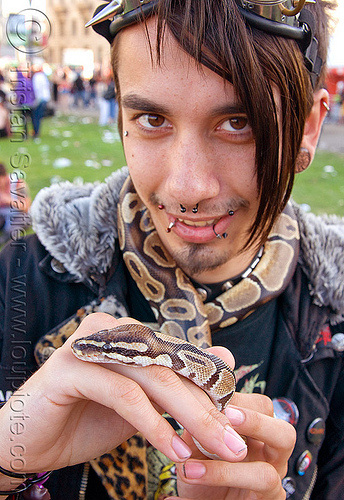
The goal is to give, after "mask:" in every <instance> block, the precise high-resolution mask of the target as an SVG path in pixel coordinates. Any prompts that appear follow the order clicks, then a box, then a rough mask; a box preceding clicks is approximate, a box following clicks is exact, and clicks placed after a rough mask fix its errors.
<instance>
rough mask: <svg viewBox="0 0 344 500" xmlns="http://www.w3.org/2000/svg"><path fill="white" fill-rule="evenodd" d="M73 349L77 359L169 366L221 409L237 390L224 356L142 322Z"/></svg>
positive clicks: (104, 332) (84, 341) (100, 334)
mask: <svg viewBox="0 0 344 500" xmlns="http://www.w3.org/2000/svg"><path fill="white" fill-rule="evenodd" d="M72 350H73V353H74V354H75V356H76V357H77V358H79V359H81V360H83V361H91V362H94V363H118V364H125V365H127V364H131V365H133V366H149V365H160V366H167V367H168V368H171V369H172V370H173V371H174V372H176V373H178V374H179V375H182V376H183V377H186V378H187V379H189V380H191V381H192V382H194V383H195V384H196V385H198V387H200V388H201V389H203V390H204V391H205V392H206V393H207V394H208V396H209V397H210V399H211V400H212V402H213V403H214V405H215V406H216V408H217V409H218V410H220V411H221V410H223V409H224V408H225V407H226V405H227V403H228V402H229V401H230V399H231V398H232V396H233V394H234V391H235V376H234V372H233V370H232V369H231V368H230V367H229V366H228V365H227V364H226V363H225V362H224V361H223V360H222V359H220V358H218V357H217V356H215V355H214V354H210V353H208V352H207V351H205V350H203V349H200V348H199V347H196V346H195V345H193V344H190V343H189V342H186V341H185V340H181V339H178V338H175V337H171V336H168V335H164V334H163V333H160V332H154V331H153V330H152V329H151V328H149V327H147V326H144V325H141V324H126V325H120V326H117V327H115V328H111V329H109V330H101V331H99V332H97V333H94V334H92V335H90V336H88V337H84V338H80V339H77V340H76V341H74V342H73V344H72Z"/></svg>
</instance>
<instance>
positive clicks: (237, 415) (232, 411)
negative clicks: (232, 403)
mask: <svg viewBox="0 0 344 500" xmlns="http://www.w3.org/2000/svg"><path fill="white" fill-rule="evenodd" d="M225 415H226V417H227V418H228V420H229V421H230V423H231V424H232V425H240V424H243V423H244V421H245V415H244V414H243V412H242V411H240V410H237V409H236V408H229V407H228V408H226V409H225Z"/></svg>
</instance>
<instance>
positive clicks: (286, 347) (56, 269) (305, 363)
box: [0, 171, 344, 500]
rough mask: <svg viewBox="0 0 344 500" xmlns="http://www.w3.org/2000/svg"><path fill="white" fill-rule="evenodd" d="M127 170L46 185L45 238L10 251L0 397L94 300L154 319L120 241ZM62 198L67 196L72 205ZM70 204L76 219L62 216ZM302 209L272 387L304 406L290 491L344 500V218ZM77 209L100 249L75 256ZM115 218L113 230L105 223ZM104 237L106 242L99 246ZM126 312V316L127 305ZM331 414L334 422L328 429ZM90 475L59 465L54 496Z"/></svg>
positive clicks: (2, 286)
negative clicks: (101, 180) (88, 181)
mask: <svg viewBox="0 0 344 500" xmlns="http://www.w3.org/2000/svg"><path fill="white" fill-rule="evenodd" d="M125 175H126V171H124V172H120V173H116V174H114V175H113V176H112V177H111V178H110V179H109V180H108V181H107V183H106V184H101V185H97V186H93V185H88V186H86V187H85V188H84V190H83V188H78V189H79V192H77V190H76V189H75V188H74V187H72V186H70V185H69V187H68V185H67V184H66V185H65V186H64V187H63V188H62V189H61V190H58V188H52V189H47V190H43V193H42V194H40V195H39V196H38V198H37V201H36V202H35V203H36V205H35V206H34V209H33V215H34V217H35V219H36V227H35V229H36V231H37V233H38V235H39V237H40V240H41V241H42V242H43V243H44V246H43V244H42V243H41V242H40V241H39V239H38V238H37V236H35V235H32V236H30V237H28V238H27V239H25V240H21V241H16V242H11V243H10V244H9V245H8V246H7V247H6V248H5V249H4V251H3V252H2V254H1V257H0V350H1V366H0V391H1V392H0V400H1V399H2V398H6V399H7V398H8V397H9V396H10V394H11V392H12V391H13V390H15V389H17V388H18V387H19V386H20V384H21V383H22V382H23V381H24V380H25V379H26V378H27V377H28V376H29V375H30V373H32V371H34V370H35V369H37V365H36V362H35V359H34V356H33V350H34V347H35V345H36V343H37V341H38V339H39V338H40V337H41V336H42V335H44V334H46V333H47V332H49V331H50V330H51V329H52V328H54V327H56V326H57V325H58V324H60V323H61V322H63V321H64V320H66V319H67V318H68V317H70V316H72V315H74V314H75V312H76V310H77V309H79V308H80V307H82V306H84V305H85V304H89V303H90V302H91V301H92V300H93V299H96V298H98V297H100V296H107V295H109V294H111V295H114V296H116V297H117V299H118V303H119V304H121V306H123V307H124V310H126V311H127V312H128V314H133V315H135V317H137V319H140V320H141V321H152V319H153V317H152V315H151V312H150V310H149V308H148V307H147V304H146V303H145V300H144V299H143V297H142V296H141V294H140V292H139V291H138V289H137V288H136V286H135V284H134V283H132V281H131V280H130V278H129V277H128V274H127V272H126V269H125V266H124V265H123V262H122V259H121V255H120V252H119V249H118V246H117V239H116V237H117V234H116V229H114V228H115V227H116V223H115V217H116V213H115V212H116V207H115V203H116V200H117V198H118V192H119V188H120V186H121V184H122V181H123V178H124V176H125ZM66 187H67V189H66ZM54 190H55V191H56V192H55V194H54ZM85 190H87V198H88V201H87V203H86V202H85V199H86V196H85ZM101 190H103V191H101ZM107 191H110V192H111V194H109V193H108V192H107ZM72 193H74V194H72ZM61 196H63V197H64V202H63V204H62V201H61V199H60V198H61ZM93 196H95V197H96V199H99V198H101V199H104V197H105V198H106V201H107V204H106V207H105V206H104V207H102V206H98V207H97V208H96V210H97V217H98V216H99V213H100V212H102V210H104V213H105V212H106V213H108V214H109V215H108V217H110V218H111V220H109V221H105V222H104V217H102V218H100V217H98V219H97V217H96V216H95V214H94V213H92V211H94V210H95V208H94V203H90V199H92V197H93ZM66 200H67V201H66ZM109 200H110V201H109ZM111 200H112V201H111ZM68 204H69V205H70V206H69V207H68ZM44 206H46V208H47V207H49V216H48V215H47V213H46V211H45V210H44V208H43V209H42V207H44ZM61 206H62V210H64V211H65V212H66V214H68V217H66V216H65V215H64V214H63V213H62V214H61ZM91 206H92V209H91V208H90V207H91ZM55 208H56V214H57V217H56V220H55V225H54V224H51V221H53V220H54V210H55ZM76 208H77V210H75V209H76ZM73 210H75V214H74V213H73ZM295 210H296V211H297V213H298V218H299V227H300V232H301V235H302V238H301V252H300V258H299V263H298V266H297V269H296V272H295V274H294V277H293V279H292V281H291V283H290V284H289V286H288V287H287V289H286V290H285V292H284V293H283V294H282V295H281V296H280V297H278V298H277V299H276V301H277V311H278V316H277V321H278V328H277V331H278V334H277V335H276V339H275V342H274V346H273V353H272V357H271V364H270V367H269V374H268V378H267V386H266V390H265V393H266V394H267V395H268V396H270V397H271V398H281V397H284V398H288V399H290V400H291V401H293V402H294V403H296V405H297V408H298V410H299V420H298V424H297V436H298V437H297V443H296V447H295V450H294V452H293V455H292V457H291V459H290V462H289V470H288V474H287V479H286V481H285V484H286V488H287V489H289V491H293V490H294V489H295V492H294V493H293V495H292V496H290V498H292V499H293V500H301V499H304V498H305V499H306V498H311V499H313V500H314V499H317V500H320V499H321V500H332V499H340V498H344V493H343V492H342V490H343V487H344V412H343V410H342V407H343V401H344V397H343V396H344V384H343V350H341V349H342V348H344V345H343V343H342V344H341V343H340V342H339V343H337V344H336V343H333V342H332V341H331V334H332V335H336V334H338V332H340V331H341V329H342V325H341V323H342V321H343V313H344V302H343V298H344V293H343V287H344V285H343V282H344V280H343V277H344V276H343V274H344V262H343V257H342V248H343V239H344V238H343V225H342V221H340V220H339V219H336V218H326V219H319V218H315V217H314V216H312V215H305V214H303V213H302V212H300V211H298V209H297V207H295ZM76 213H78V215H76ZM71 214H72V216H71ZM74 215H75V220H78V218H81V219H82V220H83V221H85V219H87V224H85V226H84V227H78V228H77V229H75V230H77V231H80V232H82V231H85V232H86V234H87V238H85V241H86V240H88V242H87V245H88V246H89V247H90V248H91V250H90V251H89V252H87V251H86V250H87V249H84V248H81V249H79V250H78V252H79V255H80V254H82V255H85V257H84V258H82V259H81V258H78V259H75V258H73V253H74V254H75V255H76V253H77V252H76V250H75V248H74V247H73V242H75V241H76V239H75V238H73V242H72V243H71V244H69V243H70V242H71V241H72V240H71V239H70V240H68V238H67V237H66V234H70V232H68V231H65V233H64V237H61V233H60V228H62V227H63V228H65V227H66V225H67V226H68V225H69V227H70V225H71V224H74V221H73V217H74ZM102 215H104V214H103V213H102ZM95 220H101V223H98V222H96V223H95V222H94V221H95ZM47 221H50V225H48V224H47ZM66 221H67V222H66ZM91 222H92V228H93V226H97V224H98V229H97V231H95V233H97V234H98V239H97V238H94V239H93V236H92V233H90V232H89V225H90V224H91ZM99 225H100V227H101V231H102V234H101V238H99V232H100V230H99ZM110 225H111V228H112V229H111V231H112V233H111V234H110V231H107V230H106V229H105V228H106V227H107V226H108V227H110ZM52 226H54V228H52ZM75 226H77V224H75ZM314 235H316V236H317V239H318V243H316V240H315V239H314ZM81 237H82V234H81ZM100 240H101V245H100V244H99V246H97V245H98V243H97V242H98V241H100ZM78 241H80V240H78ZM67 244H68V245H67ZM47 249H48V250H50V251H48V250H47ZM89 255H91V256H92V259H91V258H89ZM134 304H135V306H134ZM117 312H118V313H119V314H122V310H120V307H119V309H118V311H117ZM258 313H259V312H258ZM254 314H256V313H254ZM330 323H331V332H330V331H329V328H328V326H329V324H330ZM342 331H343V330H342ZM340 339H341V337H340V336H338V335H336V337H335V340H340ZM322 422H324V423H325V422H326V430H325V432H324V433H323V430H322ZM315 434H317V435H318V436H320V437H319V441H318V442H316V440H315V439H314V435H315ZM307 452H308V453H307ZM302 457H303V458H304V460H303V462H302V460H301V458H302ZM310 457H312V458H311V462H310V465H309V466H308V467H306V470H305V472H304V475H300V472H302V471H303V467H302V466H303V465H305V464H306V465H308V461H309V460H310ZM301 462H302V463H301ZM82 473H83V467H82V465H80V466H77V467H73V468H69V469H66V470H62V471H58V472H56V473H54V474H53V475H52V478H51V479H50V483H49V490H50V492H51V495H52V498H53V500H59V499H61V500H62V499H65V498H68V499H70V500H74V499H77V498H78V497H79V486H80V482H81V478H82ZM311 491H313V493H311ZM90 498H91V496H90ZM99 498H100V496H99Z"/></svg>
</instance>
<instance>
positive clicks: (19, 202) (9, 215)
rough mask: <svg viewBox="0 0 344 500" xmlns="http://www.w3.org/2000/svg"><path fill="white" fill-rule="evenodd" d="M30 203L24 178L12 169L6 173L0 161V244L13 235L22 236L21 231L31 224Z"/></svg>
mask: <svg viewBox="0 0 344 500" xmlns="http://www.w3.org/2000/svg"><path fill="white" fill-rule="evenodd" d="M30 205H31V199H30V196H29V190H28V187H27V184H26V182H25V181H24V179H22V178H19V175H18V173H17V172H16V171H15V170H14V171H13V172H11V174H8V172H7V169H6V167H5V165H4V164H3V163H0V245H2V244H3V243H5V242H6V241H7V240H9V239H10V238H11V236H13V239H17V238H21V237H23V236H24V234H23V233H22V231H23V230H24V229H26V228H28V227H29V226H30V225H31V218H30V215H29V213H28V211H29V208H30Z"/></svg>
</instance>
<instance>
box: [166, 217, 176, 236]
mask: <svg viewBox="0 0 344 500" xmlns="http://www.w3.org/2000/svg"><path fill="white" fill-rule="evenodd" d="M175 225H176V219H174V221H173V222H170V223H169V226H168V227H167V228H166V233H170V232H171V230H172V228H173V227H174V226H175Z"/></svg>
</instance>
